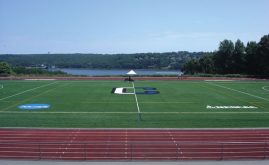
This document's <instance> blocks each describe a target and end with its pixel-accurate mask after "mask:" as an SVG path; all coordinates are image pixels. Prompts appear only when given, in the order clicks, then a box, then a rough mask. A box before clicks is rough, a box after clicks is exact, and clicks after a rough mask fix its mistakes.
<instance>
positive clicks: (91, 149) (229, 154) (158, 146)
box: [0, 142, 269, 160]
mask: <svg viewBox="0 0 269 165" xmlns="http://www.w3.org/2000/svg"><path fill="white" fill-rule="evenodd" d="M268 157H269V145H268V143H267V142H215V143H213V142H212V143H211V142H81V143H77V142H74V143H72V142H70V143H69V142H64V143H58V142H57V143H28V142H18V143H16V142H12V143H11V142H9V143H1V142H0V159H30V160H234V159H267V158H268Z"/></svg>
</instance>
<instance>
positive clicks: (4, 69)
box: [0, 62, 12, 76]
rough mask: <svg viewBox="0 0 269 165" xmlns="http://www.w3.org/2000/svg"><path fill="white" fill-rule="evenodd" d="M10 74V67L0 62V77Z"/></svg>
mask: <svg viewBox="0 0 269 165" xmlns="http://www.w3.org/2000/svg"><path fill="white" fill-rule="evenodd" d="M11 73H12V69H11V67H10V65H9V64H8V63H6V62H0V76H8V75H10V74H11Z"/></svg>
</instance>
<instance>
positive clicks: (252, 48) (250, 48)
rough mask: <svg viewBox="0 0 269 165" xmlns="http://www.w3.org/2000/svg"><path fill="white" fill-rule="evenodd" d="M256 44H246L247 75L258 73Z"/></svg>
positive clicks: (252, 42)
mask: <svg viewBox="0 0 269 165" xmlns="http://www.w3.org/2000/svg"><path fill="white" fill-rule="evenodd" d="M258 59H259V57H258V44H257V43H256V42H254V41H251V42H248V43H247V46H246V63H245V72H246V73H248V74H257V73H258V66H259V62H258Z"/></svg>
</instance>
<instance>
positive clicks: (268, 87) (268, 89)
mask: <svg viewBox="0 0 269 165" xmlns="http://www.w3.org/2000/svg"><path fill="white" fill-rule="evenodd" d="M0 88H1V87H0ZM262 89H263V90H265V91H268V92H269V86H264V87H262Z"/></svg>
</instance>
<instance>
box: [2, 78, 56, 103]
mask: <svg viewBox="0 0 269 165" xmlns="http://www.w3.org/2000/svg"><path fill="white" fill-rule="evenodd" d="M55 83H57V82H53V83H49V84H45V85H42V86H39V87H35V88H32V89H28V90H25V91H22V92H19V93H16V94H14V95H11V96H7V97H4V98H1V99H0V101H2V100H6V99H8V98H11V97H14V96H18V95H21V94H23V93H26V92H30V91H33V90H36V89H39V88H43V87H46V86H49V85H52V84H55Z"/></svg>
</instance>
